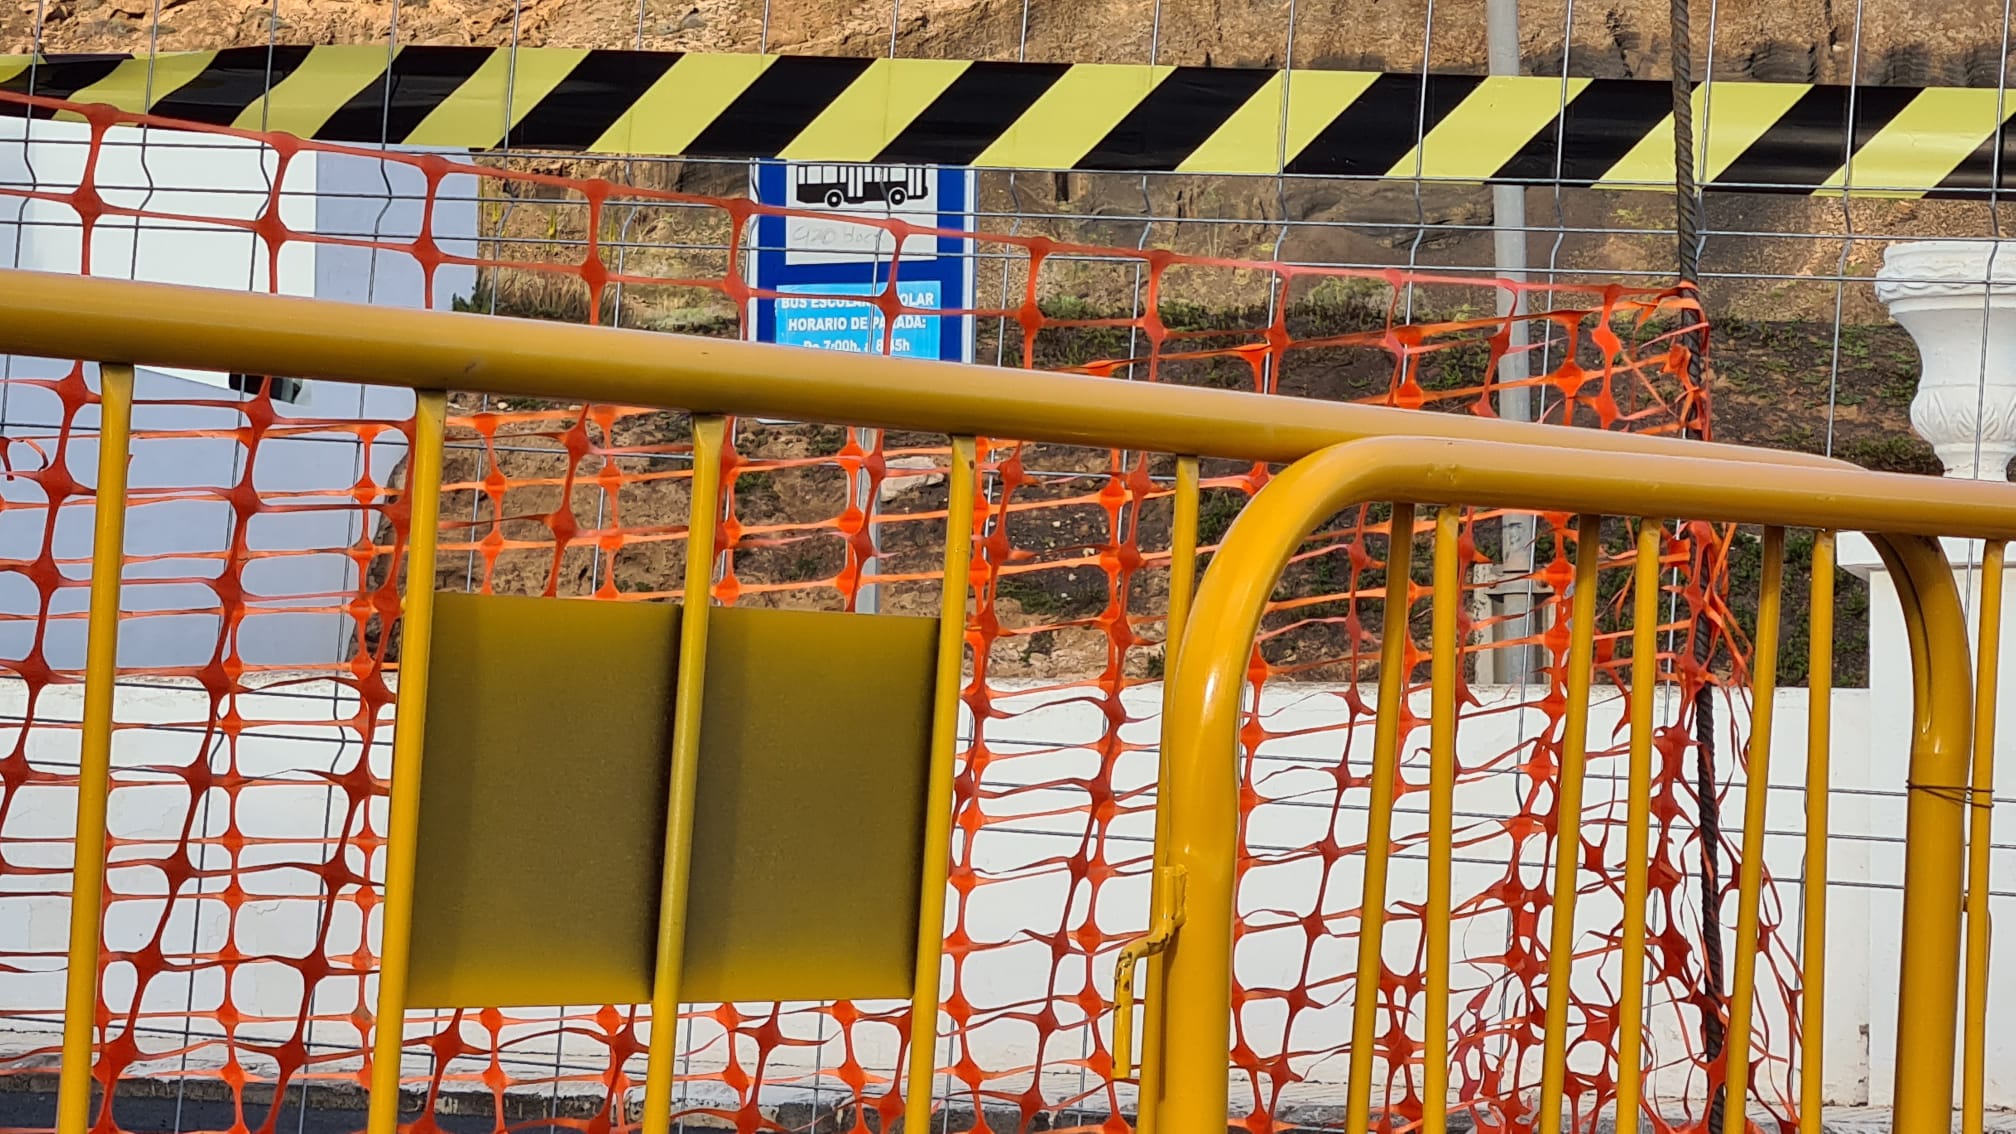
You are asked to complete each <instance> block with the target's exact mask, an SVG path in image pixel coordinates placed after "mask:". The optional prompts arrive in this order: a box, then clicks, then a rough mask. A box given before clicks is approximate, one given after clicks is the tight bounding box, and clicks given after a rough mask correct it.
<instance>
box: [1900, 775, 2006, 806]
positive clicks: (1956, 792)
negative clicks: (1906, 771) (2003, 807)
mask: <svg viewBox="0 0 2016 1134" xmlns="http://www.w3.org/2000/svg"><path fill="white" fill-rule="evenodd" d="M1904 790H1905V791H1906V792H1923V793H1925V794H1926V795H1929V796H1933V797H1934V798H1937V799H1943V800H1945V801H1946V802H1948V803H1957V804H1960V805H1961V806H1962V807H1972V808H1975V809H1976V810H1979V811H1992V810H1994V808H1995V790H1994V789H1993V788H1985V787H1970V786H1967V785H1965V784H1960V785H1949V784H1921V783H1919V782H1918V781H1917V780H1905V781H1904Z"/></svg>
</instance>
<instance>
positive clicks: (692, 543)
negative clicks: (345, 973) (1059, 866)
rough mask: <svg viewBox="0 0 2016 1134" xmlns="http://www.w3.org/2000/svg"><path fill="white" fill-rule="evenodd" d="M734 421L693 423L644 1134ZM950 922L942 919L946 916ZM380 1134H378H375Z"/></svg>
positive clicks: (654, 1089)
mask: <svg viewBox="0 0 2016 1134" xmlns="http://www.w3.org/2000/svg"><path fill="white" fill-rule="evenodd" d="M726 439H727V421H726V419H724V418H722V417H720V416H718V415H715V414H695V415H694V416H693V487H692V494H691V501H690V508H689V511H688V513H687V520H686V579H685V592H684V594H685V597H684V600H683V601H684V605H683V606H682V607H681V608H680V612H679V672H678V674H677V675H676V676H675V677H674V679H673V680H674V697H675V700H674V702H673V703H674V705H676V706H677V708H676V709H675V710H674V713H673V717H672V776H671V788H670V790H669V793H668V794H669V798H668V799H667V801H666V808H665V869H664V876H663V879H662V881H661V882H660V884H659V891H658V947H657V951H656V959H655V961H654V963H653V969H652V978H651V1046H650V1047H649V1049H648V1050H647V1051H646V1052H645V1056H644V1115H643V1118H642V1120H641V1126H642V1128H643V1129H642V1134H666V1132H667V1131H669V1130H670V1129H671V1128H672V1057H673V1055H674V1054H675V1052H674V1048H675V1047H676V1046H677V1044H678V1042H679V970H680V969H681V968H682V967H683V966H684V965H685V961H686V896H687V894H688V893H689V891H690V888H689V887H688V886H687V884H686V878H687V873H688V871H689V870H690V868H691V866H692V862H693V791H694V786H695V784H696V783H697V782H698V779H699V774H700V706H701V704H702V702H703V700H704V697H705V694H706V688H707V622H708V614H709V611H710V602H711V596H710V595H709V592H710V591H711V590H712V589H713V586H714V535H715V528H716V527H717V526H718V525H719V523H720V518H721V452H722V447H723V445H724V443H725V441H726ZM941 916H942V915H941ZM372 1134H376V1132H375V1131H374V1132H372Z"/></svg>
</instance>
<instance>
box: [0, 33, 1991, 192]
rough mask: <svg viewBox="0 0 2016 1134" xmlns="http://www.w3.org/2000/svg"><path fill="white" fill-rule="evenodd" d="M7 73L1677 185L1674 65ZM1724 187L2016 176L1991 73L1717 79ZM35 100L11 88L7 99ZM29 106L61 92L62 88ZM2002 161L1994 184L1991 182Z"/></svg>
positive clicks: (625, 124)
mask: <svg viewBox="0 0 2016 1134" xmlns="http://www.w3.org/2000/svg"><path fill="white" fill-rule="evenodd" d="M0 90H4V91H11V92H15V93H18V94H35V95H41V96H46V97H53V98H63V99H70V100H74V101H77V102H95V103H108V104H111V105H114V106H117V107H120V108H121V109H124V110H128V111H136V112H137V111H151V112H152V113H154V114H158V115H162V116H166V117H171V118H179V119H187V120H194V121H198V122H206V123H214V124H221V125H229V126H236V127H241V128H245V129H253V130H278V131H286V132H288V133H292V134H296V135H299V136H301V137H304V138H314V139H320V140H324V141H335V142H362V143H390V144H405V145H415V146H453V147H468V148H471V149H479V150H489V149H496V148H499V147H509V148H512V149H526V150H542V151H543V150H563V151H585V152H590V153H609V154H637V155H681V156H686V157H713V158H772V157H774V158H786V159H792V160H799V161H831V162H903V163H911V162H917V163H937V164H945V165H970V166H976V167H988V168H1007V169H1052V170H1064V169H1076V170H1111V171H1127V172H1136V171H1140V172H1152V171H1170V172H1179V173H1215V174H1269V175H1271V174H1277V173H1282V172H1286V173H1289V174H1316V175H1329V176H1338V177H1360V178H1406V179H1413V178H1421V179H1426V180H1431V181H1458V182H1509V183H1531V184H1555V183H1560V184H1568V185H1593V186H1596V187H1599V188H1620V189H1623V188H1647V189H1651V188H1664V187H1667V186H1669V185H1670V183H1671V181H1672V178H1673V162H1672V153H1673V122H1672V116H1671V114H1670V113H1669V111H1670V109H1671V95H1670V93H1669V88H1668V86H1667V84H1666V83H1664V82H1660V81H1648V80H1635V79H1567V80H1563V79H1558V78H1544V77H1493V78H1481V77H1476V76H1468V75H1425V76H1424V75H1419V74H1374V73H1370V72H1362V71H1316V70H1301V69H1296V70H1289V71H1278V70H1257V69H1244V68H1230V67H1164V66H1147V65H1138V66H1137V65H1115V64H1099V63H1080V64H1057V63H989V62H966V61H961V60H936V59H872V60H871V59H837V58H827V57H809V56H789V55H784V56H779V55H717V54H694V53H683V54H682V53H678V52H644V51H587V50H573V49H566V48H518V49H515V50H513V49H509V48H464V47H405V48H401V49H399V50H398V51H396V52H391V53H388V52H387V51H386V49H385V48H384V47H381V46H355V47H274V48H264V47H254V48H231V49H227V50H223V51H199V52H189V53H184V54H170V55H157V56H152V57H133V56H123V55H93V56H51V57H47V58H41V59H33V58H28V57H21V56H12V57H0ZM1695 98H1696V134H1697V136H1698V137H1699V139H1700V142H1699V145H1700V155H1699V161H1698V163H1697V165H1698V173H1699V176H1700V177H1701V178H1702V180H1703V181H1704V182H1705V183H1707V184H1709V185H1711V186H1714V187H1717V188H1728V189H1746V190H1760V191H1778V192H1795V193H1826V194H1831V193H1839V192H1841V191H1842V189H1843V187H1844V185H1849V184H1850V181H1851V174H1852V188H1851V191H1852V192H1855V193H1858V194H1863V195H1870V196H1897V197H1917V196H1925V195H1928V194H1931V195H1937V196H1974V195H1979V194H1984V193H1986V192H1989V191H1991V190H1995V189H1998V188H2007V187H2010V186H2016V169H2012V164H2011V162H2010V161H2008V160H2006V159H2007V158H2010V157H2016V147H2012V136H2011V125H2010V118H2011V116H2012V115H2016V99H2007V100H2005V99H2002V98H2000V97H1999V96H1998V95H1997V92H1995V91H1994V90H1990V89H1974V88H1953V87H1927V88H1913V87H1852V88H1851V87H1842V86H1823V85H1816V84H1809V83H1716V84H1713V85H1712V86H1704V87H1703V88H1701V89H1700V90H1699V91H1697V92H1696V94H1695ZM23 107H24V104H23V103H21V102H19V101H14V102H11V103H10V102H6V101H4V100H0V114H12V115H16V116H18V115H20V114H21V113H23ZM37 113H47V112H46V110H40V111H37ZM1998 183H1999V184H1998Z"/></svg>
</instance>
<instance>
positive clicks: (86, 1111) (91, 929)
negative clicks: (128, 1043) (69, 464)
mask: <svg viewBox="0 0 2016 1134" xmlns="http://www.w3.org/2000/svg"><path fill="white" fill-rule="evenodd" d="M132 430H133V368H132V367H131V366H126V365H123V364H120V363H111V362H108V363H105V364H103V365H101V366H100V367H99V368H98V487H97V489H96V491H95V492H94V493H93V496H92V504H91V506H92V510H93V511H92V531H91V607H90V613H89V617H90V620H91V621H90V624H89V626H88V627H87V628H86V630H85V632H84V633H85V637H84V719H83V721H82V723H81V731H80V735H79V737H78V743H77V841H76V844H75V849H74V850H73V851H72V856H73V859H74V865H73V866H72V872H73V873H72V875H71V877H72V879H73V881H72V882H71V885H70V959H69V969H68V971H67V972H66V973H65V974H64V976H65V981H64V987H63V1067H62V1076H61V1078H60V1080H59V1081H58V1083H57V1087H56V1130H57V1134H84V1130H85V1128H86V1127H88V1126H89V1125H90V1124H91V1036H92V1032H93V1030H94V1029H95V1026H96V1024H97V1019H98V943H99V925H100V922H101V921H102V919H103V916H104V913H105V809H106V807H107V805H108V803H109V800H108V798H107V797H108V793H109V792H110V791H111V788H112V707H113V700H114V693H115V691H116V688H117V687H116V685H115V684H114V682H116V681H117V680H118V669H119V657H118V655H119V576H120V568H121V566H122V565H123V564H124V562H125V559H126V466H127V462H128V460H129V456H130V454H129V450H130V448H131V441H132Z"/></svg>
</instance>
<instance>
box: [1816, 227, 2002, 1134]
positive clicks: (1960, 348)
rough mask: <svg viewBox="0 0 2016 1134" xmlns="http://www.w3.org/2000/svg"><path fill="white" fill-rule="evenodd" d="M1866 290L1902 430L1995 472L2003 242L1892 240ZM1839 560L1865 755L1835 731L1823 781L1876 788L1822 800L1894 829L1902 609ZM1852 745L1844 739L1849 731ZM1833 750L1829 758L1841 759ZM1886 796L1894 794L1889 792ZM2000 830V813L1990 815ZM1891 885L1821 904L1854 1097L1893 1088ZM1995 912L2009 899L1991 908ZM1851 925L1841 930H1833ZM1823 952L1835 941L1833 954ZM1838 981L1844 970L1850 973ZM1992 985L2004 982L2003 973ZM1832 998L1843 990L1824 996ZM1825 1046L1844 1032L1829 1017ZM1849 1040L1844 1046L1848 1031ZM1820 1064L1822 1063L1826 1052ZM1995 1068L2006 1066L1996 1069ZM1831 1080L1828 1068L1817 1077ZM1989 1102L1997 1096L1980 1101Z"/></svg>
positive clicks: (1957, 570) (1994, 1063)
mask: <svg viewBox="0 0 2016 1134" xmlns="http://www.w3.org/2000/svg"><path fill="white" fill-rule="evenodd" d="M1876 297H1877V298H1878V299H1880V300H1882V301H1883V303H1884V304H1885V305H1886V306H1888V307H1889V309H1890V314H1891V316H1892V317H1893V318H1895V319H1896V320H1897V322H1898V323H1899V324H1901V325H1902V326H1903V327H1904V329H1905V330H1907V331H1909V332H1910V333H1911V338H1912V339H1913V341H1914V342H1916V343H1917V346H1918V353H1919V357H1920V360H1921V364H1920V373H1919V379H1918V394H1917V396H1916V397H1915V398H1913V399H1912V402H1911V426H1912V428H1913V429H1914V430H1915V431H1916V432H1917V433H1918V435H1919V436H1921V437H1923V438H1924V439H1925V440H1926V441H1928V442H1930V443H1931V445H1932V449H1933V452H1935V453H1937V454H1938V456H1939V460H1940V462H1941V463H1942V464H1943V465H1945V470H1946V472H1945V475H1947V476H1948V477H1953V478H1957V479H1963V480H2005V479H2007V478H2008V474H2009V463H2010V461H2011V459H2012V458H2016V241H2007V242H1997V241H1992V240H1971V241H1925V242H1918V243H1907V244H1895V245H1892V246H1891V247H1890V248H1889V250H1888V251H1887V253H1886V254H1885V256H1884V258H1883V267H1882V268H1881V269H1880V270H1879V271H1878V272H1877V274H1876ZM1943 543H1944V546H1945V551H1946V557H1947V559H1948V560H1949V561H1950V562H1951V563H1952V564H1953V568H1954V575H1955V582H1956V584H1957V585H1958V586H1959V587H1960V593H1961V597H1962V602H1963V603H1964V604H1965V606H1966V608H1967V611H1968V615H1969V621H1970V622H1972V620H1973V617H1974V612H1975V609H1976V607H1977V606H1978V605H1979V593H1980V587H1981V578H1980V569H1981V544H1980V542H1979V541H1977V540H1961V539H1948V540H1944V541H1943ZM1839 562H1840V565H1841V566H1842V567H1843V568H1844V569H1846V570H1849V571H1851V572H1853V573H1855V574H1856V575H1858V576H1860V577H1861V578H1863V579H1865V580H1866V581H1867V582H1868V584H1869V695H1870V728H1869V733H1868V747H1867V750H1866V755H1862V754H1857V753H1849V752H1846V751H1844V749H1843V745H1842V741H1843V740H1847V739H1848V738H1845V737H1840V736H1839V734H1838V733H1837V739H1836V752H1837V761H1836V775H1835V777H1834V784H1835V785H1836V787H1837V788H1850V789H1853V788H1863V789H1869V790H1872V791H1876V792H1882V793H1886V794H1885V795H1880V796H1879V795H1859V794H1843V795H1840V796H1837V797H1836V800H1835V804H1834V814H1835V830H1836V831H1837V832H1838V833H1839V834H1840V835H1843V836H1849V835H1855V834H1870V835H1875V836H1894V835H1896V834H1897V833H1899V832H1901V831H1902V830H1903V829H1904V805H1903V801H1902V798H1901V793H1902V790H1903V787H1904V784H1905V781H1906V780H1907V778H1908V774H1909V761H1910V750H1911V657H1910V647H1909V644H1908V642H1907V640H1906V638H1905V634H1904V619H1903V612H1902V607H1901V604H1900V602H1899V599H1898V596H1897V586H1896V582H1895V580H1893V579H1892V578H1891V577H1890V574H1889V571H1888V570H1887V569H1886V568H1885V567H1884V565H1883V562H1882V560H1881V559H1879V558H1878V557H1877V555H1876V552H1875V548H1874V547H1873V546H1872V545H1871V544H1870V543H1869V541H1868V540H1866V539H1863V538H1862V537H1861V536H1859V535H1844V536H1843V537H1842V540H1841V545H1840V559H1839ZM2001 586H2002V590H2003V604H2004V609H2005V610H2012V611H2016V572H2011V573H2008V574H2006V575H2005V577H2004V578H2003V579H2002V580H2001ZM2012 631H2016V626H2007V625H2006V624H2005V632H2004V634H2003V637H2002V650H2001V653H2002V668H2003V672H2004V673H2009V674H2016V669H2012V668H2011V667H2012V666H2016V632H2012ZM2012 689H2016V681H2005V682H2003V689H2002V690H2000V691H1999V694H1998V700H1999V702H2000V710H2001V712H2000V716H2001V719H2002V720H2003V721H2004V722H2006V723H2005V724H2004V725H2003V727H2002V728H2001V729H1999V730H1998V732H1999V739H2000V741H2001V742H2000V743H1999V744H1998V746H1997V747H1998V749H2001V750H2004V751H2006V750H2007V749H2008V748H2009V747H2010V741H2011V740H2016V695H2012ZM1851 743H1852V741H1851ZM1844 756H1845V757H1847V759H1845V760H1844V759H1842V757H1844ZM2000 756H2001V753H1999V752H1998V762H2000V763H2001V764H2002V771H2001V774H2000V775H1999V776H1998V780H2000V781H2001V782H2004V783H2006V782H2008V780H2007V776H2008V773H2009V771H2010V765H2009V764H2008V763H2007V761H2006V760H2002V759H2000ZM1887 793H1897V794H1895V795H1890V794H1887ZM1997 818H1998V820H1999V821H2000V825H2001V826H2002V829H2003V831H2004V833H2005V834H2006V833H2007V831H2008V824H2009V821H2010V820H2009V817H2008V816H2007V815H2006V812H2005V814H2004V815H2002V816H1998V817H1997ZM1832 858H1833V862H1832V863H1831V866H1830V871H1829V873H1830V874H1831V875H1832V876H1833V878H1834V879H1835V880H1836V881H1837V882H1843V881H1853V880H1864V881H1867V882H1871V883H1875V884H1876V885H1877V886H1878V887H1884V886H1891V885H1894V884H1896V883H1897V882H1898V881H1899V880H1900V879H1901V877H1902V868H1903V853H1902V848H1901V847H1900V846H1897V845H1895V844H1887V845H1886V844H1882V843H1876V842H1855V841H1847V840H1845V839H1844V840H1843V841H1837V842H1836V843H1835V844H1834V848H1833V852H1832ZM1900 897H1901V896H1900V895H1899V894H1898V893H1897V892H1896V891H1895V890H1890V889H1880V888H1879V889H1862V888H1843V889H1837V890H1836V891H1835V892H1834V894H1833V895H1832V896H1831V897H1830V902H1829V905H1830V909H1838V910H1839V911H1840V913H1841V914H1842V915H1843V916H1842V918H1840V919H1838V920H1837V919H1836V918H1835V916H1834V915H1833V914H1831V913H1830V917H1829V923H1830V925H1831V926H1833V927H1835V929H1834V931H1833V932H1832V933H1831V936H1832V937H1833V938H1834V940H1832V941H1830V942H1829V952H1830V955H1831V956H1832V959H1833V960H1835V961H1836V964H1835V965H1834V966H1831V967H1833V968H1834V974H1833V975H1830V983H1829V987H1830V988H1832V989H1835V990H1838V991H1837V992H1836V993H1835V994H1834V995H1830V996H1829V998H1828V999H1829V1002H1830V1003H1829V1009H1830V1012H1831V1011H1834V1010H1845V1011H1848V1012H1852V1013H1855V1014H1856V1016H1857V1017H1858V1018H1859V1020H1858V1022H1859V1023H1861V1024H1862V1025H1864V1026H1865V1027H1866V1031H1863V1032H1862V1037H1864V1038H1863V1040H1862V1042H1864V1043H1866V1044H1867V1049H1868V1053H1869V1064H1868V1066H1869V1076H1868V1097H1867V1101H1868V1102H1869V1103H1870V1104H1873V1105H1878V1106H1882V1105H1888V1104H1889V1103H1890V1101H1891V1093H1892V1088H1893V1081H1892V1079H1893V1071H1892V1068H1893V1067H1894V1060H1895V1049H1894V1041H1895V1035H1896V1015H1897V1004H1896V1000H1897V992H1896V989H1897V960H1898V958H1897V947H1898V932H1897V924H1898V918H1899V916H1900V913H1901V902H1900ZM1998 912H2000V913H2001V916H2002V917H2004V918H2007V917H2009V916H2011V914H2016V909H2008V908H2007V907H2006V905H2005V907H2004V909H2003V910H2001V911H1998ZM1849 935H1853V938H1854V939H1853V940H1844V939H1843V938H1844V937H1847V936H1849ZM1836 950H1844V952H1841V953H1837V952H1836ZM1996 952H1997V958H1996V962H1995V963H1996V964H1997V965H1998V966H2000V967H2002V968H2003V969H2004V971H2007V967H2008V966H2010V965H2016V935H2008V934H2004V935H1999V937H1998V940H1997V942H1996ZM1856 953H1860V954H1861V956H1862V957H1863V958H1864V962H1865V963H1866V965H1867V977H1868V979H1867V980H1865V981H1862V982H1861V984H1862V987H1861V988H1858V989H1854V990H1852V991H1850V990H1844V989H1842V988H1841V985H1840V984H1839V983H1836V982H1837V981H1838V979H1839V977H1840V976H1846V975H1848V974H1846V973H1843V972H1841V969H1840V967H1839V962H1841V961H1846V960H1848V959H1849V957H1850V956H1851V955H1853V954H1856ZM1851 979H1852V978H1851ZM2004 983H2005V984H2007V983H2009V982H2004ZM1837 996H1847V997H1850V998H1852V999H1851V1000H1850V1001H1849V1002H1840V1001H1837ZM1990 1011H1991V1013H1998V1012H1999V1013H2001V1014H2003V1015H2002V1018H2008V1015H2009V1014H2011V1013H2016V989H2012V990H2008V991H2004V990H2000V989H1998V990H1995V1000H1994V1002H1993V1003H1992V1005H1991V1008H1990ZM1828 1032H1829V1036H1828V1039H1829V1042H1830V1043H1832V1042H1837V1041H1839V1040H1841V1039H1844V1038H1846V1037H1845V1036H1844V1034H1843V1030H1842V1029H1841V1028H1838V1027H1833V1026H1830V1027H1829V1029H1828ZM1850 1042H1853V1041H1852V1040H1851V1041H1850ZM1989 1042H1990V1048H1991V1050H1990V1051H1989V1053H1988V1060H1987V1063H1988V1067H1989V1068H1990V1070H1989V1078H1990V1080H1991V1084H1990V1086H1989V1090H1988V1093H1989V1096H1990V1097H1991V1098H1999V1099H2000V1100H2001V1101H2000V1103H1999V1105H2002V1106H2008V1105H2011V1104H2012V1103H2016V1034H2012V1035H2005V1036H2003V1037H1997V1038H1991V1040H1990V1041H1989ZM1828 1062H1829V1064H1830V1065H1832V1064H1834V1062H1835V1061H1834V1060H1833V1059H1832V1058H1830V1059H1829V1061H1828ZM1997 1067H2001V1068H2008V1069H2010V1070H2005V1071H2001V1072H1997V1071H1996V1070H1994V1069H1995V1068H1997ZM1831 1077H1832V1076H1831V1075H1830V1078H1831ZM1991 1105H1998V1104H1991Z"/></svg>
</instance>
